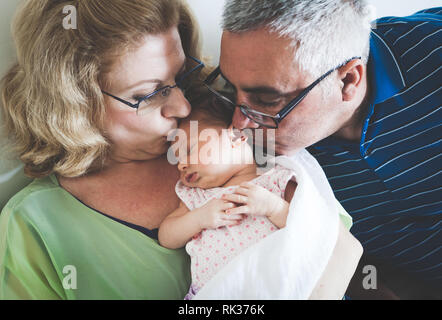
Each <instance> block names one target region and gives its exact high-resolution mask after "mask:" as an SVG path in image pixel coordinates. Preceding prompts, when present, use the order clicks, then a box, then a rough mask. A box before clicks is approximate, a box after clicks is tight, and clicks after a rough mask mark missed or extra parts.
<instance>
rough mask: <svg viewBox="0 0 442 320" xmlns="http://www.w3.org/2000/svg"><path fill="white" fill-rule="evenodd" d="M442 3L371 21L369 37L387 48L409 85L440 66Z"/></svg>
mask: <svg viewBox="0 0 442 320" xmlns="http://www.w3.org/2000/svg"><path fill="white" fill-rule="evenodd" d="M441 13H442V7H440V8H432V9H426V10H422V11H419V12H417V13H415V14H413V15H410V16H406V17H384V18H380V19H378V20H376V21H375V23H374V25H373V30H372V37H373V38H376V39H377V43H378V45H377V46H382V47H383V49H382V50H384V52H389V54H390V55H391V56H392V59H393V60H394V65H395V66H396V67H397V69H398V73H400V76H401V78H402V79H403V83H404V85H405V86H406V87H408V86H412V85H413V84H415V83H417V82H419V81H420V80H421V79H423V78H425V77H427V76H428V75H429V74H431V73H432V72H435V70H436V68H437V67H439V66H440V54H441V51H440V50H441V44H442V14H441Z"/></svg>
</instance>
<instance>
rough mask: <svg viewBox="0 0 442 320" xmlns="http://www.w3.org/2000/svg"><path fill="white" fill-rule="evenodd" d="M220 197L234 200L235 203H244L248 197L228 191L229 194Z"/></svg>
mask: <svg viewBox="0 0 442 320" xmlns="http://www.w3.org/2000/svg"><path fill="white" fill-rule="evenodd" d="M222 199H223V200H228V201H232V202H235V203H242V204H245V203H247V202H248V199H249V198H248V197H247V196H244V195H240V194H234V193H229V194H225V195H223V197H222Z"/></svg>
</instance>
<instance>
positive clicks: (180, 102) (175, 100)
mask: <svg viewBox="0 0 442 320" xmlns="http://www.w3.org/2000/svg"><path fill="white" fill-rule="evenodd" d="M166 103H167V105H166V108H163V111H162V113H163V117H165V118H186V117H187V116H188V115H189V114H190V111H191V106H190V103H189V101H187V99H186V98H185V97H184V93H183V92H182V91H181V90H180V89H179V88H173V89H172V91H171V93H170V96H169V99H167V102H166Z"/></svg>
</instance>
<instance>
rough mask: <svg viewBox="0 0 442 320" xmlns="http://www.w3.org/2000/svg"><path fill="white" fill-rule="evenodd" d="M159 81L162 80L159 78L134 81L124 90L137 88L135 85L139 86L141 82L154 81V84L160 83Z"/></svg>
mask: <svg viewBox="0 0 442 320" xmlns="http://www.w3.org/2000/svg"><path fill="white" fill-rule="evenodd" d="M161 82H162V81H161V80H160V79H150V80H141V81H138V82H137V83H134V84H133V85H131V86H130V87H128V88H126V90H125V91H130V90H132V89H135V88H137V87H139V86H141V85H143V84H146V83H155V84H158V83H161Z"/></svg>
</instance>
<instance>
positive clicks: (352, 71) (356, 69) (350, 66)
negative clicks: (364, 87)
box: [338, 59, 366, 101]
mask: <svg viewBox="0 0 442 320" xmlns="http://www.w3.org/2000/svg"><path fill="white" fill-rule="evenodd" d="M365 72H366V68H365V66H364V64H363V63H362V61H361V60H360V59H355V60H352V61H350V62H349V63H347V64H346V65H345V66H342V67H341V68H339V71H338V73H339V78H340V79H341V84H342V89H341V91H342V100H343V101H351V100H353V98H354V97H355V96H356V93H357V91H358V89H359V88H360V85H361V84H362V79H363V76H364V74H365Z"/></svg>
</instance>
